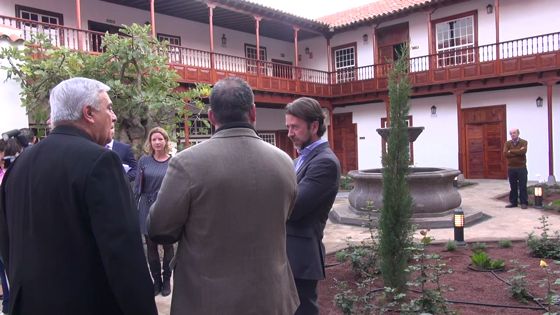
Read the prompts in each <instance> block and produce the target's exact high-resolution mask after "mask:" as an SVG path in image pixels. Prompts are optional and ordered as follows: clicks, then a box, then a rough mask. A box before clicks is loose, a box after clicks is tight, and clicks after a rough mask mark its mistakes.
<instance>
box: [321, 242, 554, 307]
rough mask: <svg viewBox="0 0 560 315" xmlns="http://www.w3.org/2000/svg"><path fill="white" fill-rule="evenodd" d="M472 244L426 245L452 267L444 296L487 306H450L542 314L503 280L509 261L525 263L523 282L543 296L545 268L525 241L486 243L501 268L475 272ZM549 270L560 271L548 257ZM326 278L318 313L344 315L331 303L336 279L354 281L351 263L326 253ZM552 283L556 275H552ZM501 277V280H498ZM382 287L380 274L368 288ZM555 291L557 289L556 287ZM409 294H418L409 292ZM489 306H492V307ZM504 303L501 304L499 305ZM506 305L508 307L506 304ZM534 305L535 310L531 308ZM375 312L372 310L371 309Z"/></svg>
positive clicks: (445, 280)
mask: <svg viewBox="0 0 560 315" xmlns="http://www.w3.org/2000/svg"><path fill="white" fill-rule="evenodd" d="M470 247H472V246H467V247H458V248H457V249H456V250H455V251H451V252H450V251H446V249H445V245H430V246H428V247H427V252H428V253H437V254H439V255H441V258H442V262H444V263H445V264H447V267H446V268H451V269H452V270H453V272H452V273H451V274H445V275H442V276H441V283H442V284H443V285H446V286H449V287H450V288H451V289H452V290H449V291H447V292H444V294H443V296H444V297H445V298H446V299H447V300H450V301H455V302H465V303H476V304H486V305H469V304H463V303H452V304H450V305H449V307H450V308H451V309H452V310H454V311H457V312H458V313H459V314H473V315H474V314H512V315H513V314H543V313H545V311H544V310H542V309H538V308H539V305H538V304H537V303H535V302H531V301H530V302H529V303H528V304H523V303H521V302H518V301H516V300H515V299H513V298H512V297H511V294H510V293H509V290H508V288H509V285H508V284H506V283H505V282H504V281H507V282H510V279H511V278H512V277H513V276H514V275H515V272H511V270H512V269H514V268H516V267H517V266H516V264H513V263H512V262H511V261H512V260H517V261H518V265H519V266H520V265H526V266H527V267H526V268H525V269H524V271H525V273H526V278H525V280H526V283H527V286H526V287H527V289H528V291H529V292H530V293H531V294H532V295H533V296H535V297H540V298H543V297H544V296H545V295H546V292H547V291H546V288H543V287H541V286H540V282H539V281H541V280H543V279H546V277H547V274H546V271H545V269H543V268H541V267H540V266H539V263H540V260H541V259H540V258H535V257H531V256H530V253H529V250H528V248H527V246H526V244H525V242H514V243H513V244H512V247H510V248H502V247H499V246H498V244H497V243H491V244H487V248H486V249H485V251H486V252H487V253H488V254H489V256H491V257H492V258H495V259H503V260H504V261H505V262H506V265H505V270H504V271H495V272H477V271H473V270H471V269H469V267H468V266H469V264H470V263H471V258H470V256H471V255H472V253H473V252H472V250H471V248H470ZM545 261H546V262H547V263H548V266H549V268H550V270H551V271H555V270H556V271H558V270H560V266H559V265H556V264H554V263H553V262H552V260H550V259H546V260H545ZM326 263H327V266H328V267H327V279H326V280H325V281H321V282H319V304H320V309H321V312H320V313H321V314H324V315H333V314H343V312H342V311H341V310H340V309H339V308H338V307H337V306H335V304H334V299H335V295H336V294H337V293H338V291H339V290H338V289H337V288H336V284H335V280H334V279H337V280H339V281H348V282H349V283H353V282H354V281H355V280H356V276H355V273H354V272H353V271H352V268H351V265H350V262H344V263H339V262H337V260H336V258H335V255H328V256H327V261H326ZM552 276H553V277H554V276H555V277H554V278H553V279H552V282H554V281H555V279H556V278H558V277H559V276H558V275H552ZM499 278H501V279H499ZM382 286H383V284H382V281H381V275H378V278H377V279H376V280H375V281H374V283H373V284H372V286H371V287H370V288H369V289H370V290H371V289H374V288H381V287H382ZM555 289H556V290H558V289H559V288H558V287H556V288H555ZM409 294H410V296H414V295H417V294H416V293H409ZM491 305H495V306H496V307H494V306H491ZM498 305H503V306H498ZM505 306H508V307H505ZM531 308H534V309H531ZM373 313H375V312H373Z"/></svg>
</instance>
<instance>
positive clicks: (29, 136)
mask: <svg viewBox="0 0 560 315" xmlns="http://www.w3.org/2000/svg"><path fill="white" fill-rule="evenodd" d="M19 132H20V136H21V137H22V139H25V142H26V143H27V144H26V145H22V146H23V149H26V148H28V147H31V146H32V145H34V144H36V143H37V136H36V135H35V132H34V131H33V130H32V129H30V128H21V129H20V130H19Z"/></svg>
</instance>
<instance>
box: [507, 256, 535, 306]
mask: <svg viewBox="0 0 560 315" xmlns="http://www.w3.org/2000/svg"><path fill="white" fill-rule="evenodd" d="M510 262H511V263H512V264H513V265H514V266H515V268H514V269H512V270H510V271H509V272H514V273H515V274H514V275H513V276H512V277H511V278H510V279H509V282H510V284H511V286H510V287H509V293H510V295H511V297H513V298H514V299H515V300H517V301H519V302H521V303H523V304H528V303H529V300H532V297H531V294H530V293H529V290H528V289H527V286H528V283H527V279H525V278H526V277H527V273H526V272H525V269H526V268H527V266H526V265H520V264H519V261H517V260H511V261H510Z"/></svg>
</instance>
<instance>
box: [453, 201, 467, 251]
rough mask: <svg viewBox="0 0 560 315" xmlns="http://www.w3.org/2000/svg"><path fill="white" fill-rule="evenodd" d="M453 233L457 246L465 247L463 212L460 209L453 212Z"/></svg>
mask: <svg viewBox="0 0 560 315" xmlns="http://www.w3.org/2000/svg"><path fill="white" fill-rule="evenodd" d="M453 232H454V236H455V242H457V245H465V212H463V209H461V208H457V209H455V210H453Z"/></svg>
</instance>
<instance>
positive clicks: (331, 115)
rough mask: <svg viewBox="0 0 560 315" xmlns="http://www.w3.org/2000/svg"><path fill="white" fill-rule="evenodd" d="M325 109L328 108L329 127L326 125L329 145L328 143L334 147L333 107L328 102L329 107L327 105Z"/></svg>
mask: <svg viewBox="0 0 560 315" xmlns="http://www.w3.org/2000/svg"><path fill="white" fill-rule="evenodd" d="M327 109H328V110H329V127H328V131H329V145H330V147H331V148H334V127H333V108H332V105H331V104H330V103H329V107H327Z"/></svg>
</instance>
